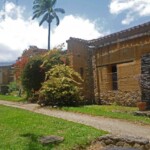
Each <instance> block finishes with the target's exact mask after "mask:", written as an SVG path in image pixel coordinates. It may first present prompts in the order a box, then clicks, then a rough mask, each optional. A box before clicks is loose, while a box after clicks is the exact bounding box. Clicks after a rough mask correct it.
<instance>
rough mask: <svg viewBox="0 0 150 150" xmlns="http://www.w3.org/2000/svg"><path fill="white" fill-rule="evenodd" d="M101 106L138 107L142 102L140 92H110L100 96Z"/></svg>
mask: <svg viewBox="0 0 150 150" xmlns="http://www.w3.org/2000/svg"><path fill="white" fill-rule="evenodd" d="M100 100H101V104H106V105H107V104H117V105H121V106H136V103H137V102H138V101H140V100H141V92H140V91H108V92H103V93H101V94H100Z"/></svg>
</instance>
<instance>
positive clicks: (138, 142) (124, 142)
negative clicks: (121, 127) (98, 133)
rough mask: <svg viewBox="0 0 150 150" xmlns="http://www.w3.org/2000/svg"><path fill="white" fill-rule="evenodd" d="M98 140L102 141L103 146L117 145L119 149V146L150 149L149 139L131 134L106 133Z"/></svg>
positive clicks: (140, 149)
mask: <svg viewBox="0 0 150 150" xmlns="http://www.w3.org/2000/svg"><path fill="white" fill-rule="evenodd" d="M96 142H100V144H101V145H102V146H103V147H111V148H113V147H116V149H117V150H119V147H120V148H122V147H124V148H128V149H130V148H133V149H135V150H150V142H149V140H148V139H143V138H135V137H130V136H114V135H106V136H102V137H100V138H99V139H98V141H96Z"/></svg>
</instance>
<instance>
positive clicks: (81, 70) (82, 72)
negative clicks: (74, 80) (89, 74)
mask: <svg viewBox="0 0 150 150" xmlns="http://www.w3.org/2000/svg"><path fill="white" fill-rule="evenodd" d="M83 74H84V69H83V68H82V67H81V68H80V75H81V77H82V78H83Z"/></svg>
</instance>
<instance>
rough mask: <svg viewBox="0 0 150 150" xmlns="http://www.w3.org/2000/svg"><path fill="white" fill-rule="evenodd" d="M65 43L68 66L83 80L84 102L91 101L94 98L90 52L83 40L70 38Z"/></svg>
mask: <svg viewBox="0 0 150 150" xmlns="http://www.w3.org/2000/svg"><path fill="white" fill-rule="evenodd" d="M67 43H68V56H69V61H70V66H71V67H72V68H73V69H74V70H75V71H77V72H78V73H79V74H80V75H81V77H82V78H83V80H84V84H83V93H84V97H85V100H86V103H92V101H93V99H94V87H93V70H92V52H91V51H90V50H89V49H88V44H87V41H85V40H80V39H76V38H70V39H69V40H68V41H67Z"/></svg>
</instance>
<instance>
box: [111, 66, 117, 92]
mask: <svg viewBox="0 0 150 150" xmlns="http://www.w3.org/2000/svg"><path fill="white" fill-rule="evenodd" d="M112 89H113V90H118V77H117V66H116V65H114V66H112Z"/></svg>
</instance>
